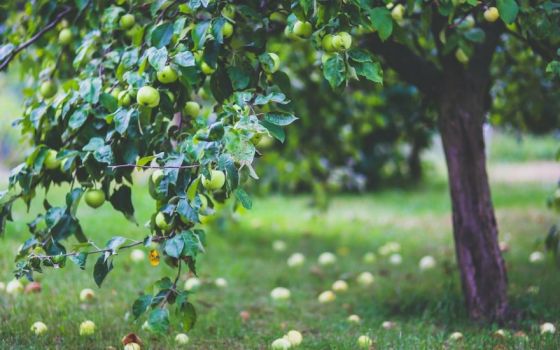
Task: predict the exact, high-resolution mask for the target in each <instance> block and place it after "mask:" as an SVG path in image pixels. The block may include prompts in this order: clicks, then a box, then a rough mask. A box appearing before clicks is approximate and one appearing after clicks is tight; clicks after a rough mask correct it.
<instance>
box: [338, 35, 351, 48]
mask: <svg viewBox="0 0 560 350" xmlns="http://www.w3.org/2000/svg"><path fill="white" fill-rule="evenodd" d="M338 36H339V37H340V39H341V40H342V50H348V49H349V48H350V46H352V36H351V35H350V34H348V33H347V32H340V33H338Z"/></svg>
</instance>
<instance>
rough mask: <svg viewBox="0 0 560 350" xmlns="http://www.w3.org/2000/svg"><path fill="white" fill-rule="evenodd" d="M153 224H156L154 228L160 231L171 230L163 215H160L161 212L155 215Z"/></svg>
mask: <svg viewBox="0 0 560 350" xmlns="http://www.w3.org/2000/svg"><path fill="white" fill-rule="evenodd" d="M155 222H156V226H157V227H158V228H159V229H160V230H162V231H168V230H169V229H170V228H171V225H170V224H169V222H167V219H166V218H165V214H164V213H162V212H161V211H160V212H159V213H157V215H156V218H155Z"/></svg>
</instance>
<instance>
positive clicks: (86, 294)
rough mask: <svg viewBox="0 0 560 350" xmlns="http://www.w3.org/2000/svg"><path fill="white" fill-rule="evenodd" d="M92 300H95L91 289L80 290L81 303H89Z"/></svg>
mask: <svg viewBox="0 0 560 350" xmlns="http://www.w3.org/2000/svg"><path fill="white" fill-rule="evenodd" d="M93 299H95V292H94V291H93V289H90V288H86V289H82V291H81V292H80V301H81V302H90V301H92V300H93Z"/></svg>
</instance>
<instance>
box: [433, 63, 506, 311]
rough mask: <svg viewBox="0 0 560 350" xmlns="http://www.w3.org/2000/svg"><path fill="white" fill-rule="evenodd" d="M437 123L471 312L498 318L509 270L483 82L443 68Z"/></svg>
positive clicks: (466, 300)
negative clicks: (492, 181) (491, 168)
mask: <svg viewBox="0 0 560 350" xmlns="http://www.w3.org/2000/svg"><path fill="white" fill-rule="evenodd" d="M441 91H442V92H441V94H440V96H439V99H438V106H439V112H440V119H439V129H440V133H441V138H442V141H443V147H444V150H445V158H446V161H447V169H448V174H449V190H450V194H451V202H452V209H453V231H454V238H455V250H456V255H457V262H458V265H459V270H460V273H461V282H462V286H463V293H464V296H465V302H466V306H467V309H468V312H469V315H470V317H471V318H472V319H475V320H490V321H501V320H504V319H505V318H506V315H507V312H508V303H507V274H506V268H505V265H504V260H503V258H502V255H501V252H500V248H499V244H498V228H497V224H496V218H495V216H494V207H493V205H492V198H491V194H490V186H489V183H488V175H487V172H486V154H485V150H484V135H483V123H484V115H485V113H486V108H485V99H486V96H487V95H486V93H487V88H486V87H485V86H480V84H479V82H478V81H476V80H474V79H469V78H468V76H467V77H465V76H464V75H463V77H461V74H459V75H457V74H454V73H451V74H445V75H444V78H443V89H442V90H441Z"/></svg>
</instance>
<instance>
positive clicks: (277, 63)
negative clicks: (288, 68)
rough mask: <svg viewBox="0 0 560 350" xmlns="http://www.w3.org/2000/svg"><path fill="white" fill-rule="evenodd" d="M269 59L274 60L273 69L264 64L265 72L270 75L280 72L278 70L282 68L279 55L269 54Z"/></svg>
mask: <svg viewBox="0 0 560 350" xmlns="http://www.w3.org/2000/svg"><path fill="white" fill-rule="evenodd" d="M268 57H270V59H271V60H272V67H269V65H267V64H263V65H262V67H263V70H264V71H265V72H267V73H268V74H274V73H276V72H277V71H278V68H280V57H278V55H277V54H275V53H274V52H269V53H268Z"/></svg>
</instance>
